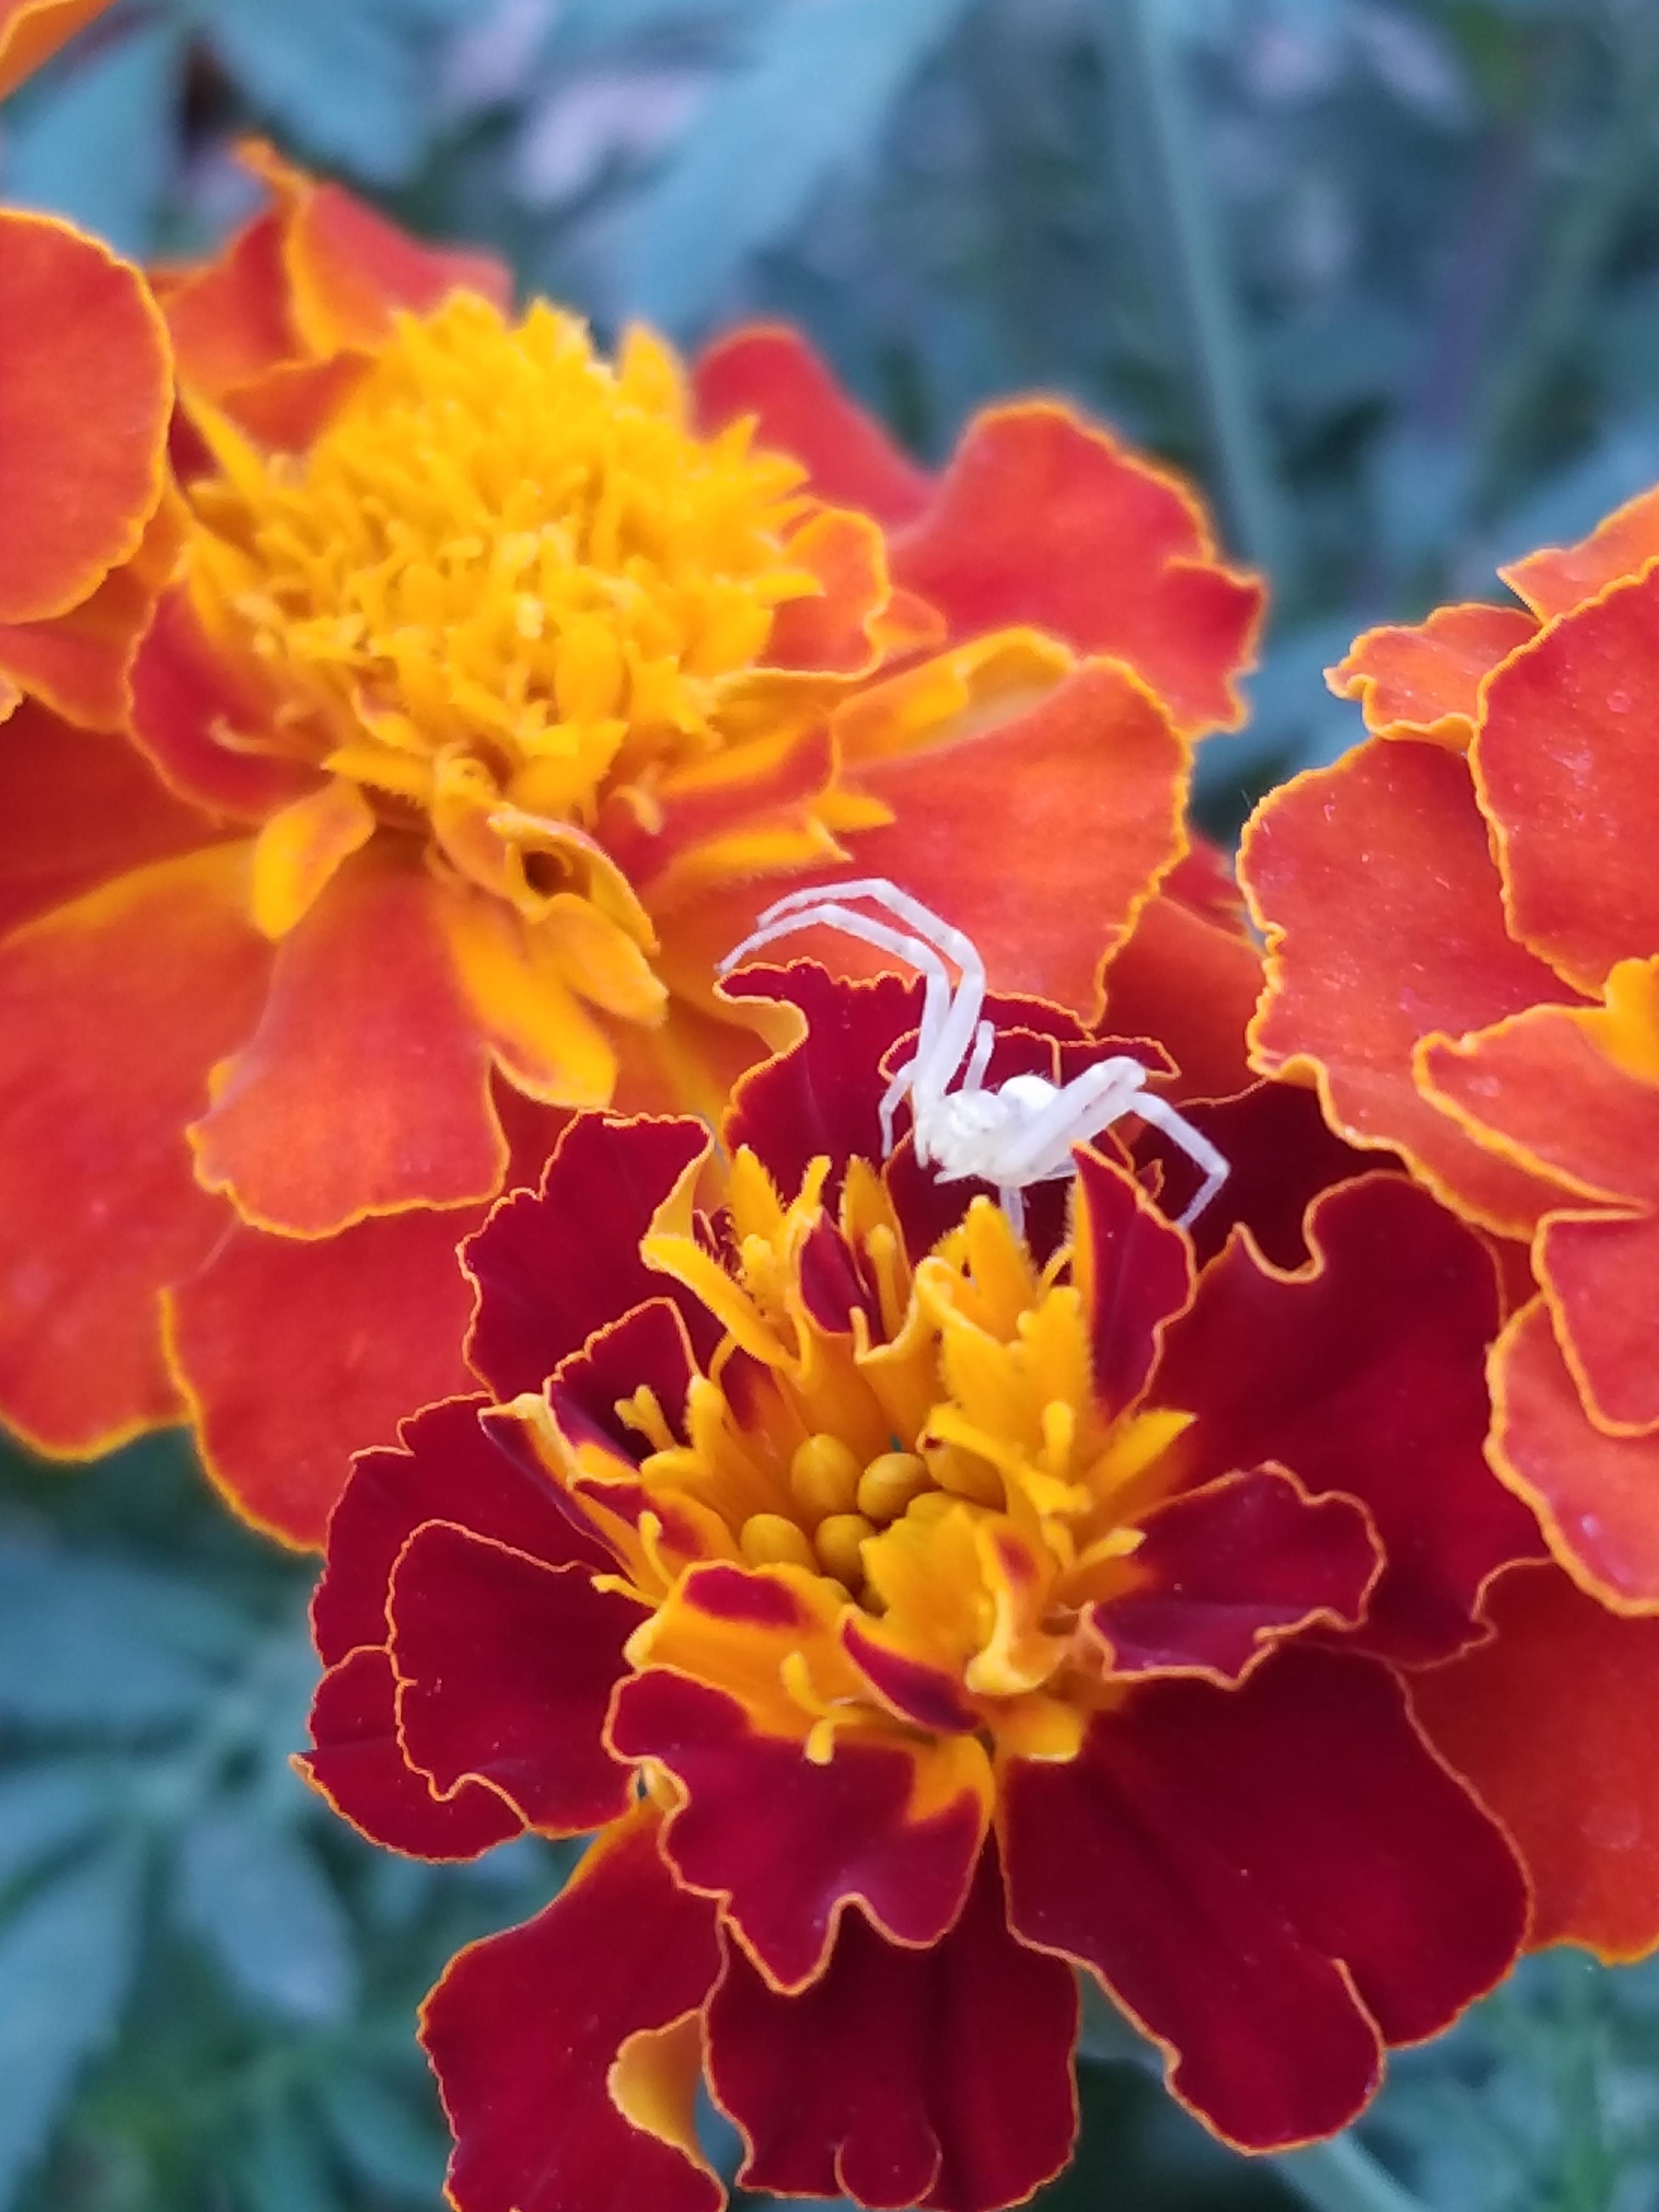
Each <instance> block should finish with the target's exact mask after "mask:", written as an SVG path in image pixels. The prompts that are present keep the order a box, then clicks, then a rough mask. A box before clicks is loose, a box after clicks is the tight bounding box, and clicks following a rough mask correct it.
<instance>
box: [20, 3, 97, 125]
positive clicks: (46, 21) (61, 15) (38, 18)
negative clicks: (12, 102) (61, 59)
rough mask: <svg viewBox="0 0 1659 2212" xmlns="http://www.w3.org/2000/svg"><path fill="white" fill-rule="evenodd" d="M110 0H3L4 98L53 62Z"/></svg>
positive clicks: (94, 19) (95, 18)
mask: <svg viewBox="0 0 1659 2212" xmlns="http://www.w3.org/2000/svg"><path fill="white" fill-rule="evenodd" d="M109 4H110V0H0V100H4V99H6V98H8V97H9V94H12V93H14V92H15V91H16V89H17V88H18V86H19V85H20V84H21V83H22V82H23V80H24V78H25V77H27V76H33V73H34V71H35V70H38V69H39V68H40V67H41V65H42V64H44V63H46V62H49V61H50V60H51V59H52V56H53V55H54V54H55V53H56V52H57V51H58V48H59V46H64V45H65V44H66V43H67V42H68V41H69V40H70V39H72V38H73V37H74V36H75V34H76V32H77V31H82V30H84V29H85V28H86V27H87V25H88V23H92V22H95V21H97V19H98V17H99V16H100V15H102V14H103V13H104V10H105V9H106V8H107V7H108V6H109Z"/></svg>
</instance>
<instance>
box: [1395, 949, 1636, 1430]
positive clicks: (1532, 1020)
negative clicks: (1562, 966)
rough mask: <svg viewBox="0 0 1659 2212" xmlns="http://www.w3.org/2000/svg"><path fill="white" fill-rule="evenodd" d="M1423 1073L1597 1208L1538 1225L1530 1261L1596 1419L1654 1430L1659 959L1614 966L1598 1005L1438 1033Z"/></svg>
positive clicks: (1497, 1142) (1519, 1153) (1458, 1106)
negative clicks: (1607, 1208) (1602, 1204)
mask: <svg viewBox="0 0 1659 2212" xmlns="http://www.w3.org/2000/svg"><path fill="white" fill-rule="evenodd" d="M1419 1065H1420V1066H1421V1068H1422V1071H1423V1082H1424V1086H1425V1089H1426V1090H1427V1091H1428V1092H1429V1094H1430V1096H1431V1097H1433V1098H1434V1099H1435V1100H1436V1101H1437V1103H1440V1104H1442V1105H1443V1106H1445V1107H1446V1109H1448V1111H1449V1112H1452V1113H1455V1115H1457V1116H1458V1118H1459V1119H1460V1120H1461V1121H1466V1122H1467V1123H1468V1126H1469V1127H1471V1128H1472V1129H1473V1130H1474V1132H1475V1133H1478V1134H1480V1135H1482V1136H1484V1137H1485V1138H1486V1140H1487V1141H1488V1142H1490V1143H1492V1144H1493V1145H1494V1146H1497V1147H1498V1148H1499V1149H1501V1150H1502V1151H1503V1152H1504V1153H1505V1154H1506V1155H1507V1156H1508V1157H1510V1158H1514V1159H1516V1160H1519V1161H1520V1162H1521V1163H1522V1164H1523V1165H1525V1166H1528V1167H1536V1168H1538V1169H1539V1170H1540V1171H1541V1172H1543V1173H1547V1174H1549V1175H1552V1176H1555V1177H1556V1178H1558V1179H1559V1180H1560V1181H1561V1182H1565V1183H1567V1184H1569V1185H1570V1186H1571V1187H1572V1188H1575V1189H1576V1190H1577V1191H1578V1192H1579V1193H1581V1194H1583V1197H1584V1198H1585V1199H1587V1200H1589V1201H1590V1204H1589V1206H1588V1207H1583V1208H1572V1209H1571V1210H1566V1211H1564V1212H1561V1213H1559V1214H1554V1215H1552V1216H1551V1217H1550V1218H1548V1219H1547V1220H1546V1221H1545V1222H1544V1224H1543V1225H1542V1226H1541V1229H1540V1231H1539V1233H1538V1237H1537V1240H1536V1242H1535V1244H1534V1252H1533V1263H1534V1267H1535V1269H1536V1271H1537V1273H1538V1278H1539V1280H1540V1282H1541V1284H1542V1285H1543V1289H1544V1292H1545V1295H1546V1297H1547V1299H1548V1300H1549V1303H1550V1305H1551V1308H1552V1310H1553V1312H1554V1314H1555V1316H1556V1323H1557V1328H1558V1331H1559V1334H1560V1336H1561V1340H1562V1347H1563V1350H1564V1351H1565V1354H1566V1358H1567V1362H1568V1364H1569V1365H1570V1366H1571V1369H1572V1370H1573V1372H1574V1374H1575V1375H1576V1376H1577V1378H1578V1383H1579V1387H1580V1389H1582V1390H1583V1392H1584V1394H1585V1396H1586V1398H1587V1400H1588V1401H1589V1406H1590V1407H1591V1410H1592V1413H1593V1416H1594V1418H1595V1419H1596V1421H1597V1422H1598V1423H1599V1424H1600V1425H1602V1426H1604V1427H1607V1428H1611V1429H1619V1430H1625V1431H1632V1430H1635V1431H1640V1430H1644V1429H1651V1428H1656V1427H1659V1366H1656V1363H1655V1359H1654V1334H1653V1329H1654V1316H1655V1315H1656V1314H1659V1153H1656V1149H1655V1136H1656V1133H1659V957H1655V958H1653V959H1651V960H1626V961H1622V962H1620V964H1619V965H1618V966H1617V967H1616V968H1614V969H1613V971H1612V973H1611V974H1610V975H1609V976H1608V977H1607V992H1606V1002H1605V1004H1604V1005H1602V1006H1534V1007H1532V1008H1531V1009H1529V1010H1528V1012H1526V1013H1523V1014H1516V1015H1514V1016H1512V1017H1511V1018H1510V1019H1509V1020H1508V1021H1505V1022H1499V1023H1498V1024H1495V1025H1494V1026H1493V1027H1492V1028H1491V1029H1489V1030H1478V1031H1476V1032H1475V1034H1474V1036H1466V1037H1462V1038H1456V1039H1454V1038H1449V1037H1431V1038H1429V1039H1427V1040H1425V1043H1424V1045H1423V1047H1422V1048H1420V1050H1419ZM1597 1200H1605V1201H1607V1203H1608V1204H1610V1205H1611V1206H1613V1208H1615V1209H1617V1210H1616V1211H1615V1212H1613V1213H1611V1214H1607V1213H1603V1212H1601V1210H1600V1208H1599V1206H1597V1205H1596V1203H1595V1201H1597Z"/></svg>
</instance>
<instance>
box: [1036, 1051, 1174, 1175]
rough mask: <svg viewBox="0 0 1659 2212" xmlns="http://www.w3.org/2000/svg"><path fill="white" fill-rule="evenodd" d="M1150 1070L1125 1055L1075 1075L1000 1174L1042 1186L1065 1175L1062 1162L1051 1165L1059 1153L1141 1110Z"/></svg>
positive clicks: (1049, 1105) (1057, 1092) (1038, 1115)
mask: <svg viewBox="0 0 1659 2212" xmlns="http://www.w3.org/2000/svg"><path fill="white" fill-rule="evenodd" d="M1145 1082H1146V1069H1145V1068H1144V1067H1143V1066H1141V1064H1140V1062H1139V1060H1131V1059H1130V1058H1129V1057H1128V1055H1127V1054H1126V1053H1115V1054H1113V1055H1112V1057H1111V1058H1110V1059H1109V1060H1097V1062H1096V1063H1095V1065H1094V1066H1092V1067H1085V1069H1084V1071H1083V1073H1082V1074H1081V1075H1074V1076H1073V1078H1072V1079H1071V1081H1070V1082H1069V1083H1068V1084H1066V1085H1065V1086H1064V1087H1063V1089H1061V1090H1060V1091H1056V1092H1055V1093H1054V1097H1052V1098H1051V1099H1050V1100H1049V1101H1048V1104H1047V1105H1046V1106H1045V1107H1043V1109H1042V1111H1041V1112H1040V1113H1037V1114H1034V1115H1032V1117H1031V1119H1030V1121H1028V1122H1027V1123H1026V1125H1025V1127H1024V1128H1023V1129H1022V1130H1021V1131H1020V1132H1019V1133H1018V1136H1017V1137H1016V1138H1015V1139H1014V1141H1013V1142H1012V1144H1011V1145H1010V1146H1009V1147H1008V1150H1007V1152H1006V1154H1005V1155H1004V1157H1003V1159H1002V1161H1001V1164H1000V1165H1001V1172H1002V1174H1003V1175H1004V1176H1006V1177H1007V1178H1008V1179H1009V1180H1010V1181H1011V1182H1023V1183H1024V1182H1043V1181H1045V1180H1046V1179H1047V1178H1048V1176H1051V1175H1054V1174H1056V1173H1059V1172H1060V1160H1058V1159H1056V1160H1054V1162H1053V1164H1048V1155H1049V1154H1050V1153H1051V1152H1054V1150H1055V1149H1056V1148H1058V1150H1059V1151H1060V1153H1061V1155H1062V1156H1063V1155H1064V1154H1066V1153H1068V1152H1070V1150H1071V1147H1072V1146H1073V1145H1074V1144H1078V1143H1080V1142H1081V1141H1082V1139H1084V1138H1085V1137H1092V1136H1093V1135H1094V1134H1095V1133H1096V1131H1097V1130H1099V1129H1104V1128H1109V1127H1110V1126H1111V1124H1112V1123H1113V1122H1114V1121H1116V1120H1117V1118H1118V1116H1119V1115H1120V1114H1125V1113H1127V1111H1128V1110H1129V1109H1130V1107H1131V1106H1132V1105H1133V1108H1134V1110H1135V1111H1136V1112H1137V1113H1139V1111H1140V1094H1141V1085H1143V1084H1144V1083H1145Z"/></svg>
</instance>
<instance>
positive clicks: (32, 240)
mask: <svg viewBox="0 0 1659 2212" xmlns="http://www.w3.org/2000/svg"><path fill="white" fill-rule="evenodd" d="M55 12H57V13H58V14H59V15H60V16H61V15H74V14H76V12H77V11H76V10H75V9H72V8H71V9H61V10H58V11H55ZM78 13H79V15H81V17H82V19H84V17H85V16H86V15H87V14H88V10H87V9H84V8H83V9H80V10H79V11H78ZM29 17H30V11H28V10H27V9H26V10H25V11H24V13H23V15H21V17H20V16H19V15H16V14H15V12H13V13H11V14H10V15H9V21H0V76H3V73H4V71H5V70H6V67H7V63H6V45H5V43H4V42H5V41H7V39H8V33H9V40H10V42H11V44H12V46H13V50H14V52H15V49H16V42H17V41H18V40H20V39H21V40H23V41H24V43H25V44H27V40H28V24H29ZM71 27H73V26H71ZM64 34H65V35H66V34H67V33H64ZM54 43H55V41H54ZM0 330H3V331H5V333H6V344H5V351H4V354H3V356H0V513H3V515H4V516H5V518H6V526H5V530H4V532H3V533H0V621H4V622H9V623H27V622H40V621H42V620H44V619H46V617H51V616H53V615H60V614H63V613H64V612H65V611H66V610H68V609H69V608H70V607H72V606H74V605H76V604H77V603H78V602H79V601H81V600H82V599H87V598H88V597H89V596H90V595H91V593H92V592H94V590H95V589H96V587H97V586H98V585H99V584H100V582H101V581H102V580H103V579H104V577H105V576H106V575H107V574H108V573H109V571H110V570H111V569H112V568H116V567H118V565H119V563H120V562H124V561H126V560H129V559H131V556H132V555H133V554H135V553H136V552H137V550H138V546H139V544H140V541H141V540H142V538H143V534H144V527H145V525H146V524H147V523H148V521H149V518H150V516H151V515H152V514H153V513H154V512H155V507H156V504H157V502H158V501H159V500H160V499H161V487H162V483H163V476H164V469H165V463H166V453H167V416H168V413H169V411H170V409H171V405H172V392H171V380H170V373H169V372H170V362H169V360H168V355H167V332H166V330H165V328H164V326H163V325H162V322H161V316H160V314H159V313H157V311H156V309H155V305H154V303H153V302H152V301H151V300H150V298H149V295H148V293H147V292H146V291H145V289H144V286H143V279H142V278H141V277H140V276H139V275H138V272H137V270H136V269H132V268H131V267H129V265H128V264H126V263H125V261H120V260H118V259H117V258H116V257H115V255H114V254H112V252H110V251H109V249H108V248H107V247H106V246H101V245H100V244H99V243H98V241H97V240H95V239H91V238H88V237H86V236H84V235H83V234H82V233H81V232H80V231H78V230H76V229H73V228H71V227H70V225H69V224H68V223H66V222H58V220H57V219H56V218H54V217H52V216H33V215H22V214H19V213H16V212H14V211H11V210H0Z"/></svg>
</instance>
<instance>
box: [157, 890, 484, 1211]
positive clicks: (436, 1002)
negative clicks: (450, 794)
mask: <svg viewBox="0 0 1659 2212" xmlns="http://www.w3.org/2000/svg"><path fill="white" fill-rule="evenodd" d="M446 903H447V902H446V896H445V893H444V891H443V889H442V887H441V885H440V884H437V883H436V882H435V880H434V878H432V877H431V876H430V875H429V874H428V872H426V870H425V869H423V868H422V866H421V865H420V860H419V855H418V854H410V855H409V856H407V858H405V856H404V855H403V854H399V853H397V852H393V851H390V850H385V849H381V848H371V849H370V850H368V851H367V852H364V853H361V854H358V855H357V856H356V859H355V860H354V861H353V863H352V865H351V866H349V867H348V868H345V869H343V870H342V871H341V872H339V873H338V874H337V876H336V877H335V878H334V879H333V881H332V882H331V884H329V885H328V887H327V889H326V890H325V892H324V893H323V895H322V896H320V897H319V899H318V900H317V902H316V903H315V904H314V905H313V907H312V908H311V910H310V912H309V913H308V914H307V915H306V916H305V918H304V920H303V921H301V922H300V924H299V925H298V926H297V927H295V929H293V930H292V931H291V932H290V933H289V935H288V936H287V937H285V938H284V939H283V942H282V944H281V945H279V946H278V948H277V951H276V966H275V969H274V970H273V972H272V977H271V987H270V997H269V999H268V1000H267V1001H266V1004H265V1009H264V1014H263V1016H262V1018H261V1019H260V1022H259V1025H258V1028H257V1029H256V1030H255V1031H254V1033H253V1035H252V1038H251V1039H250V1040H249V1042H247V1044H246V1046H244V1047H243V1048H242V1049H241V1051H240V1052H239V1053H237V1054H235V1055H234V1058H232V1059H230V1060H225V1061H222V1063H221V1064H220V1065H219V1066H217V1067H216V1069H215V1070H214V1074H213V1082H212V1100H213V1103H212V1105H211V1106H210V1109H209V1110H208V1112H207V1113H206V1114H204V1115H203V1116H202V1117H201V1119H200V1120H199V1121H196V1122H194V1123H193V1124H192V1125H191V1130H190V1139H191V1144H192V1146H194V1147H195V1151H196V1165H197V1176H199V1177H200V1179H201V1181H202V1182H203V1183H204V1186H205V1187H206V1188H208V1189H210V1190H222V1191H224V1192H226V1193H227V1194H228V1195H229V1196H230V1197H231V1198H232V1200H234V1204H235V1206H236V1209H237V1212H239V1213H240V1215H241V1217H242V1218H243V1219H244V1220H246V1221H247V1222H249V1223H250V1224H252V1225H253V1226H255V1227H258V1228H267V1229H273V1230H275V1231H277V1232H278V1233H279V1234H282V1235H287V1236H299V1237H330V1236H333V1235H335V1234H337V1232H338V1231H340V1230H342V1229H343V1228H346V1227H348V1226H349V1225H351V1224H352V1223H353V1222H355V1221H361V1220H362V1219H364V1218H367V1217H368V1216H369V1215H371V1214H381V1213H394V1212H404V1211H405V1210H407V1209H408V1208H409V1207H410V1206H465V1205H466V1204H468V1203H469V1202H476V1201H477V1200H481V1199H483V1198H487V1197H488V1196H489V1194H491V1193H492V1192H493V1191H495V1190H496V1189H498V1188H500V1184H501V1175H502V1170H504V1168H505V1167H506V1164H507V1143H506V1139H505V1138H504V1137H503V1135H502V1133H501V1124H500V1121H499V1120H498V1119H497V1116H496V1114H495V1107H494V1105H493V1103H491V1099H490V1093H489V1054H488V1048H487V1046H486V1044H485V1041H484V1039H483V1036H481V1035H480V1033H479V1031H478V1030H477V1025H476V1024H475V1022H474V1021H473V1019H472V1018H471V1007H470V1006H469V1005H468V1004H467V1001H466V1000H465V997H464V995H463V994H462V992H461V989H460V987H459V982H458V981H457V978H456V975H455V971H454V968H453V963H452V961H451V958H450V954H449V944H448V934H447V928H446V926H445V908H446ZM457 1233H458V1235H459V1234H460V1233H463V1232H462V1231H459V1230H458V1231H457Z"/></svg>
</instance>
